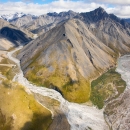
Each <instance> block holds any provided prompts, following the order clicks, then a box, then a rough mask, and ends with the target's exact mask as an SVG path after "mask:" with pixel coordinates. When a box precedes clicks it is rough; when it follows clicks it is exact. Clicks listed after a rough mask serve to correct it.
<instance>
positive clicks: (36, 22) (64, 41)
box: [0, 7, 130, 130]
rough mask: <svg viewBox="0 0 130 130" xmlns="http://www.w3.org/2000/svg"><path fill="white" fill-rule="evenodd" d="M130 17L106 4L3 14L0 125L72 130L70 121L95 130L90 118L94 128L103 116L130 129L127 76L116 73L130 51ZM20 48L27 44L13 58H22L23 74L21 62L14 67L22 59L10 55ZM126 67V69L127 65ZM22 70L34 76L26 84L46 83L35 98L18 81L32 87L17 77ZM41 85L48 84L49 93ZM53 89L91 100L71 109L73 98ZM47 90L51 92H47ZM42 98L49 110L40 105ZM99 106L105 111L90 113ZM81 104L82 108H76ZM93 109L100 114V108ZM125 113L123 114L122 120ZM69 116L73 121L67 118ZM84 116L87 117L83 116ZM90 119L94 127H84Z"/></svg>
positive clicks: (0, 26) (110, 123)
mask: <svg viewBox="0 0 130 130" xmlns="http://www.w3.org/2000/svg"><path fill="white" fill-rule="evenodd" d="M129 21H130V20H129V19H122V18H118V17H117V16H115V15H114V14H108V13H107V12H106V11H105V10H104V9H103V8H102V7H99V8H97V9H95V10H93V11H90V12H84V13H76V12H73V11H72V10H69V11H68V12H60V13H56V12H53V13H47V14H43V15H40V16H35V15H31V14H24V13H15V14H9V15H1V16H0V61H1V64H0V71H1V73H0V81H1V85H2V87H1V94H0V98H1V99H2V100H0V104H1V107H0V129H3V128H5V129H9V128H11V129H16V130H17V129H22V130H25V129H38V130H41V129H49V130H61V129H66V130H69V129H71V128H70V125H72V124H73V125H75V126H76V127H75V128H77V129H80V128H81V129H83V130H84V129H91V127H90V126H89V125H90V124H91V122H94V123H96V125H97V124H98V122H100V121H101V122H102V117H103V116H104V118H105V121H106V122H107V125H108V126H109V127H110V129H113V130H116V129H120V130H122V129H124V128H125V125H126V124H127V126H128V125H129V124H128V123H129V122H128V119H127V118H128V117H127V115H128V113H129V111H128V113H127V112H125V111H127V110H126V109H127V107H128V108H129V104H128V103H127V100H126V99H128V100H129V95H130V94H129V93H127V91H125V93H127V94H126V95H125V93H123V92H124V90H125V88H126V83H125V82H124V81H123V80H122V79H121V75H120V74H119V73H117V72H115V68H116V66H117V60H118V58H119V57H120V56H122V55H125V54H127V53H129V52H130V22H129ZM18 46H23V48H22V49H21V50H19V51H17V52H16V53H15V54H14V56H16V57H17V58H18V59H19V61H20V65H21V69H22V71H23V73H22V71H20V74H18V75H17V73H18V69H19V68H18V67H17V66H19V67H20V65H19V61H17V62H18V65H17V66H15V65H14V62H13V61H15V60H16V59H15V58H14V59H15V60H13V61H11V60H9V59H8V57H7V52H8V51H10V50H12V49H13V48H15V47H18ZM122 65H123V66H124V67H125V64H124V62H123V64H122ZM121 72H122V71H121ZM15 74H16V75H15ZM22 74H24V77H25V78H26V79H27V80H29V81H30V82H28V83H29V86H30V87H31V88H32V89H33V87H34V86H35V85H37V86H41V88H37V86H35V87H34V89H35V91H33V92H34V96H35V97H34V96H32V95H31V94H30V91H29V90H28V89H27V88H24V87H23V86H21V85H20V84H19V83H17V81H20V83H22V84H24V83H25V86H28V84H27V85H26V81H27V80H25V78H24V77H22V78H21V77H19V78H18V77H17V76H21V75H22ZM14 75H15V78H14ZM124 77H125V76H124ZM12 79H15V81H16V82H14V80H12ZM21 79H22V80H21ZM23 79H24V80H23ZM34 84H35V85H34ZM42 87H47V88H49V89H47V90H44V89H43V88H42ZM50 89H54V90H56V91H58V92H59V93H60V94H61V95H62V96H63V98H65V99H66V100H68V101H70V102H75V103H85V105H82V104H80V105H79V104H75V103H72V106H73V105H74V106H73V107H72V106H71V105H70V106H69V104H71V103H70V102H67V101H65V102H63V103H62V101H60V102H59V100H60V97H62V96H61V95H60V94H59V93H57V92H56V91H53V90H50ZM46 92H47V93H49V96H45V95H46ZM53 92H55V93H56V94H57V95H58V96H57V95H53V94H55V93H53ZM38 93H39V94H38ZM41 93H45V95H44V94H43V95H44V96H43V95H42V94H41ZM120 95H121V96H120ZM53 96H54V97H56V100H55V98H54V99H51V98H49V97H53ZM16 97H17V98H16ZM122 97H123V98H122ZM58 98H59V100H57V99H58ZM61 99H62V98H61ZM124 99H125V100H124ZM36 100H37V101H38V102H40V104H42V105H43V106H46V108H48V109H46V108H44V107H43V106H41V105H39V104H38V103H37V102H36ZM62 100H64V99H62ZM3 101H4V102H3ZM87 101H88V102H87ZM122 101H123V103H122ZM10 102H11V103H10ZM60 103H61V104H62V105H61V104H60ZM64 103H65V104H64ZM19 104H21V105H19ZM86 104H89V105H90V106H86ZM126 104H127V107H126ZM60 105H61V106H60ZM66 105H68V106H66ZM93 105H95V106H97V108H99V109H101V111H100V110H99V111H100V112H101V113H102V116H101V115H100V114H99V113H96V114H94V115H93V113H92V112H93V110H92V111H88V113H86V111H87V109H88V107H89V108H90V109H91V108H92V107H91V106H93ZM75 106H77V108H74V107H75ZM79 106H80V107H79ZM61 107H64V109H65V110H64V109H61ZM78 107H79V108H78ZM6 108H8V109H6ZM14 108H15V111H14ZM42 108H43V109H42ZM80 108H84V109H81V110H84V111H85V113H84V111H81V110H80ZM93 108H94V110H96V112H99V111H97V110H98V109H97V108H95V107H93ZM102 108H103V109H102ZM22 109H23V110H24V111H22ZM49 109H50V110H51V112H50V111H49ZM78 109H79V110H78ZM61 110H63V111H61ZM77 110H78V111H77ZM88 110H89V109H88ZM121 110H123V116H125V119H124V118H122V119H121V118H120V117H122V113H121V112H120V111H121ZM64 111H65V112H64ZM73 112H74V113H73ZM52 113H53V116H54V117H53V118H54V119H53V121H52V117H51V115H52ZM81 113H83V116H82V114H81ZM69 114H70V115H69ZM71 114H72V115H71ZM76 114H77V115H76ZM86 114H87V115H86ZM98 114H99V115H98ZM65 115H67V116H65ZM73 115H76V116H74V117H76V119H77V120H73V119H72V118H73ZM95 115H97V118H95ZM70 116H72V118H69V117H70ZM85 116H87V117H88V118H84V117H85ZM98 116H100V118H98ZM3 117H4V118H3ZM16 117H17V118H16ZM19 117H20V118H19ZM115 117H117V118H115ZM79 119H80V120H81V122H80V123H79ZM85 119H87V120H85ZM89 119H90V120H89ZM115 119H116V120H115ZM84 120H85V121H87V122H89V121H90V124H89V123H88V125H86V122H85V121H84ZM97 120H98V121H97ZM15 121H17V122H18V123H16V122H15ZM75 121H76V124H75ZM82 121H83V122H82ZM121 121H122V123H120V122H121ZM3 122H4V125H3ZM14 122H15V123H14ZM20 122H21V123H20ZM73 122H74V123H73ZM82 123H83V124H82ZM1 124H2V125H1ZM100 125H101V128H102V129H107V128H105V127H104V126H103V125H102V123H101V124H100ZM100 125H99V126H100ZM81 126H83V127H81ZM91 126H93V123H92V124H91ZM71 127H72V126H71ZM119 127H120V128H119ZM128 127H129V126H128ZM95 128H96V127H95ZM98 128H99V127H98Z"/></svg>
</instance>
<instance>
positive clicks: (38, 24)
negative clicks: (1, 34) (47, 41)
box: [11, 10, 77, 35]
mask: <svg viewBox="0 0 130 130" xmlns="http://www.w3.org/2000/svg"><path fill="white" fill-rule="evenodd" d="M76 15H77V13H75V12H73V11H71V10H70V11H68V12H61V13H59V14H58V13H56V12H54V13H47V14H45V15H41V16H39V17H37V18H36V19H34V20H31V21H28V22H27V23H25V24H24V25H23V26H21V28H23V29H27V30H29V31H31V32H33V33H35V34H38V35H40V34H42V33H44V32H46V31H48V30H50V29H52V28H53V27H55V26H56V25H57V24H59V23H60V22H63V21H65V20H67V19H70V18H73V17H74V16H76ZM21 19H23V18H21ZM25 20H26V19H25ZM21 22H22V21H21ZM11 23H12V22H11ZM13 24H15V25H17V23H13Z"/></svg>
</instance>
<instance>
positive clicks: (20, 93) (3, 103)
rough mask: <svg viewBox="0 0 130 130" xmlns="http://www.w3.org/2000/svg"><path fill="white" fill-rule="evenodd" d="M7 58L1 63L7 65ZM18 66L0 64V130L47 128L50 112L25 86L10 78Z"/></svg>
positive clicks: (36, 129)
mask: <svg viewBox="0 0 130 130" xmlns="http://www.w3.org/2000/svg"><path fill="white" fill-rule="evenodd" d="M10 63H12V62H10V61H9V60H8V59H4V60H2V62H1V64H7V65H9V64H10ZM17 71H18V68H17V67H16V68H14V67H11V66H10V65H9V66H6V65H4V66H2V65H1V66H0V72H1V75H0V130H47V128H48V127H49V126H50V124H51V123H52V115H51V112H50V111H49V110H48V109H46V108H45V107H43V106H41V105H40V104H39V103H38V102H37V101H36V100H35V98H34V96H33V95H32V94H30V93H27V92H26V90H25V88H24V87H23V86H22V85H20V84H18V83H17V82H12V78H13V77H14V75H15V73H16V72H17Z"/></svg>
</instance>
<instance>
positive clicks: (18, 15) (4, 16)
mask: <svg viewBox="0 0 130 130" xmlns="http://www.w3.org/2000/svg"><path fill="white" fill-rule="evenodd" d="M24 15H26V14H24V13H15V14H5V15H1V16H0V18H3V19H4V20H7V21H10V20H13V19H16V18H20V17H22V16H24Z"/></svg>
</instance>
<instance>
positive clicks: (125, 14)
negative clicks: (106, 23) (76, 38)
mask: <svg viewBox="0 0 130 130" xmlns="http://www.w3.org/2000/svg"><path fill="white" fill-rule="evenodd" d="M99 6H101V7H102V8H104V9H105V10H106V11H107V12H108V13H113V14H115V15H117V16H118V17H120V18H130V0H0V15H3V14H12V13H16V12H19V13H20V12H23V13H26V14H34V15H42V14H46V13H48V12H57V13H59V12H62V11H68V10H73V11H75V12H89V11H92V10H94V9H96V8H98V7H99Z"/></svg>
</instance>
